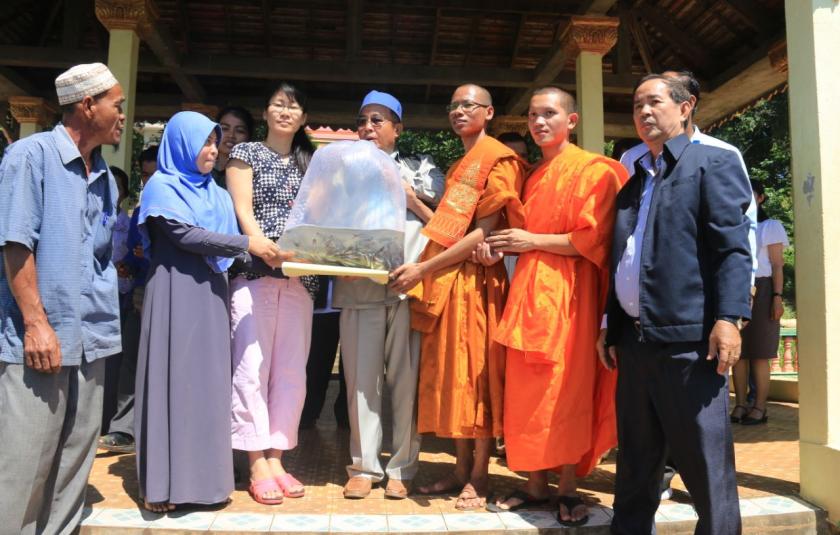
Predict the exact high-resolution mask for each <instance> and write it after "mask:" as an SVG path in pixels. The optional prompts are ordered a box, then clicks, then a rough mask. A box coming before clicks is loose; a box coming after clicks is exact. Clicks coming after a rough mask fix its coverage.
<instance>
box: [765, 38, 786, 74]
mask: <svg viewBox="0 0 840 535" xmlns="http://www.w3.org/2000/svg"><path fill="white" fill-rule="evenodd" d="M767 57H768V58H770V65H772V66H773V68H774V69H776V70H777V71H779V72H780V73H782V74H787V73H788V57H787V41H785V40H782V41H778V42H777V43H776V44H775V45H773V46H772V47H770V50H768V51H767Z"/></svg>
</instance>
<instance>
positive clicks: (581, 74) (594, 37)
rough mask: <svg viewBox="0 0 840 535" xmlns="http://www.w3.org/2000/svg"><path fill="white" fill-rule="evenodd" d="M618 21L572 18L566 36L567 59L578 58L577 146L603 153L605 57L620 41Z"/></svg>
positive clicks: (604, 18) (576, 68) (598, 18)
mask: <svg viewBox="0 0 840 535" xmlns="http://www.w3.org/2000/svg"><path fill="white" fill-rule="evenodd" d="M618 24H619V21H618V19H617V18H612V17H572V18H571V22H570V24H569V28H568V30H567V31H566V34H565V35H564V37H563V39H564V43H563V46H564V47H565V48H566V50H567V57H573V58H575V76H576V86H577V87H576V91H575V93H576V99H577V105H578V114H579V116H580V119H579V121H578V125H577V127H576V129H575V131H576V132H577V144H578V145H579V146H580V147H581V148H583V149H586V150H588V151H592V152H597V153H599V154H603V153H604V68H603V65H602V61H601V60H602V58H603V57H604V54H606V53H607V52H609V51H610V49H612V47H613V46H615V43H616V41H617V40H618Z"/></svg>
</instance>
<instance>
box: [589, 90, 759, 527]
mask: <svg viewBox="0 0 840 535" xmlns="http://www.w3.org/2000/svg"><path fill="white" fill-rule="evenodd" d="M690 113H691V105H690V103H689V93H688V91H687V90H686V89H685V87H684V85H683V84H681V83H680V82H679V81H677V80H674V79H672V78H666V77H664V76H660V75H650V76H647V77H645V78H643V79H642V81H641V82H640V84H639V85H638V86H637V88H636V91H635V94H634V101H633V118H634V121H635V123H636V130H637V132H638V134H639V137H640V138H641V139H642V140H643V141H644V142H645V143H646V144H647V146H648V149H649V152H648V153H647V154H646V155H645V156H643V157H642V158H640V159H639V160H638V161H637V162H636V165H635V173H634V174H633V176H632V177H631V179H630V181H629V182H627V184H626V185H625V186H624V188H623V189H622V190H621V192H620V193H619V195H618V197H617V200H616V206H617V214H616V223H615V232H614V235H613V248H612V269H611V275H612V277H611V289H610V296H609V300H608V302H607V331H606V339H605V346H606V347H600V348H599V354H600V355H601V358H602V360H603V362H604V364H605V365H606V366H608V367H615V366H616V365H617V366H618V372H619V373H618V389H617V393H616V412H617V419H618V443H619V453H618V463H617V473H616V491H615V492H616V496H615V503H614V509H615V516H614V517H613V522H612V533H615V534H627V535H630V534H632V535H640V534H644V533H652V532H653V529H654V528H653V526H654V515H655V513H656V509H657V507H658V505H659V499H660V489H659V485H660V481H661V479H662V472H663V469H664V463H665V444H666V443H667V444H668V445H669V446H670V451H671V455H672V457H673V459H674V461H675V462H676V464H677V466H679V468H680V474H681V475H682V478H683V481H684V482H685V484H686V487H687V489H688V491H689V492H690V493H691V497H692V498H693V500H694V507H695V509H696V511H697V515H698V517H699V519H698V522H697V527H696V531H695V533H697V534H709V535H712V534H714V535H730V534H732V535H734V534H738V533H740V530H741V520H740V512H739V507H738V488H737V484H736V481H735V465H734V448H733V444H732V433H731V430H730V428H729V418H728V413H729V412H728V410H727V403H728V395H729V389H728V384H727V378H728V373H729V368H731V367H732V366H733V365H734V364H735V363H736V362H737V361H738V357H739V355H740V349H741V337H740V333H739V328H740V326H741V323H742V320H743V319H748V318H749V315H750V285H751V282H750V279H751V275H752V258H751V254H750V245H749V239H748V232H749V227H750V222H749V218H748V217H747V216H746V215H745V213H746V210H747V208H748V207H749V205H750V198H751V191H750V190H749V187H748V184H749V182H748V181H747V180H746V177H745V176H744V171H743V168H742V166H741V163H740V161H739V160H738V158H737V156H736V155H735V154H734V153H733V152H731V151H728V150H725V149H721V148H719V147H712V146H708V145H700V144H693V143H691V141H690V140H689V139H688V137H687V136H686V135H685V134H684V131H685V122H686V121H687V119H688V116H689V114H690Z"/></svg>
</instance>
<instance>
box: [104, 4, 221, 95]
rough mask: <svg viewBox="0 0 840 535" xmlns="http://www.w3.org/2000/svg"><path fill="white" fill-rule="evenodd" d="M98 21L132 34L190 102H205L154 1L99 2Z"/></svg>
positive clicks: (202, 90)
mask: <svg viewBox="0 0 840 535" xmlns="http://www.w3.org/2000/svg"><path fill="white" fill-rule="evenodd" d="M95 5H96V18H98V19H99V21H100V22H101V23H102V25H103V26H105V27H106V28H108V30H109V31H110V30H132V31H134V32H136V33H137V35H138V36H140V38H141V39H142V40H143V41H145V43H146V45H148V47H149V48H150V49H151V50H152V52H153V53H154V54H155V56H157V58H158V59H159V60H160V63H161V64H162V65H163V67H164V68H165V69H166V71H167V73H168V74H169V75H170V76H171V77H172V79H173V80H175V83H176V84H178V87H179V88H180V89H181V91H182V92H183V93H184V95H185V96H186V97H187V98H188V99H189V100H194V101H198V102H200V101H202V100H204V99H205V97H206V94H205V92H204V89H203V88H202V87H201V84H199V82H198V79H196V78H195V77H194V76H192V75H189V74H186V73H184V71H183V69H182V66H181V60H180V57H179V54H178V52H177V47H176V46H175V41H174V40H173V39H172V38H171V37H170V35H169V33H168V32H167V30H166V28H165V27H164V26H163V25H161V24H160V22H159V16H158V12H157V8H156V7H155V5H154V3H153V2H152V0H96V4H95Z"/></svg>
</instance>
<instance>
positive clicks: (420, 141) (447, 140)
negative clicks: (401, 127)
mask: <svg viewBox="0 0 840 535" xmlns="http://www.w3.org/2000/svg"><path fill="white" fill-rule="evenodd" d="M397 149H398V150H399V151H400V152H401V153H403V154H408V155H417V154H428V155H429V156H431V157H432V159H433V160H434V161H435V163H436V164H437V166H438V167H440V168H441V169H443V170H444V171H445V170H446V169H449V166H450V165H452V162H454V161H455V160H457V159H458V158H460V157H461V156H463V155H464V146H463V145H461V140H460V139H458V136H456V135H455V134H454V133H453V132H452V131H451V130H438V131H436V132H433V131H424V130H406V131H405V132H403V133H402V134H401V135H400V137H399V139H397Z"/></svg>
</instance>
